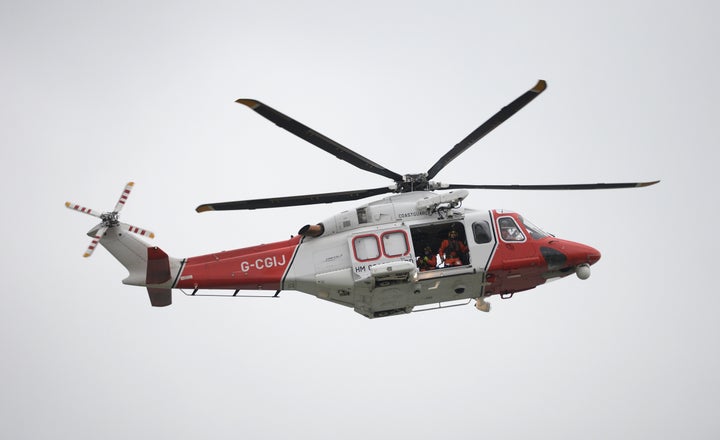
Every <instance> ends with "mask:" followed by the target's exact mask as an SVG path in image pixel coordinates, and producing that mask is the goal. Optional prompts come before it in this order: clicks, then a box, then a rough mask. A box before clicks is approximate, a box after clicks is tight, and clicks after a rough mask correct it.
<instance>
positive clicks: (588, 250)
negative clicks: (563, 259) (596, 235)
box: [564, 241, 600, 266]
mask: <svg viewBox="0 0 720 440" xmlns="http://www.w3.org/2000/svg"><path fill="white" fill-rule="evenodd" d="M564 247H565V253H566V255H567V256H568V262H569V263H570V264H572V265H573V266H579V265H581V264H587V265H593V264H595V263H597V262H598V260H600V251H599V250H597V249H595V248H594V247H591V246H588V245H585V244H582V243H574V242H571V241H570V242H566V243H565V246H564Z"/></svg>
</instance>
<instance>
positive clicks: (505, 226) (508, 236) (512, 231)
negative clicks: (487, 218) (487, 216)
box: [498, 217, 525, 241]
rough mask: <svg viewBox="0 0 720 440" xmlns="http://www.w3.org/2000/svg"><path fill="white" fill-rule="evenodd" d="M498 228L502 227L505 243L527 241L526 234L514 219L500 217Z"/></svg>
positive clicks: (502, 236) (501, 231)
mask: <svg viewBox="0 0 720 440" xmlns="http://www.w3.org/2000/svg"><path fill="white" fill-rule="evenodd" d="M498 226H499V227H500V237H501V238H502V239H503V241H525V234H523V233H522V231H521V230H520V227H519V226H518V225H517V223H515V220H513V218H512V217H500V218H499V219H498Z"/></svg>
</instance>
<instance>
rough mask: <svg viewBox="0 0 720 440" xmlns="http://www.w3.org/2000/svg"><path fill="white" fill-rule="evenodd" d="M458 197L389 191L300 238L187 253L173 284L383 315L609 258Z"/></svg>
mask: <svg viewBox="0 0 720 440" xmlns="http://www.w3.org/2000/svg"><path fill="white" fill-rule="evenodd" d="M462 198H464V196H461V197H460V198H459V200H460V201H461V200H462ZM447 200H450V202H447ZM458 205H459V203H453V202H452V197H448V196H446V195H438V194H435V193H431V192H414V193H408V194H400V195H396V196H391V197H387V198H384V199H382V200H378V201H376V202H372V203H369V204H366V205H363V206H360V207H358V208H356V209H353V210H348V211H343V212H341V213H339V214H337V215H335V216H333V217H330V218H329V219H327V220H325V221H323V222H321V223H318V224H317V225H314V226H313V227H312V228H308V227H306V228H303V229H304V230H305V231H312V232H303V231H301V232H303V235H297V236H295V237H293V238H291V239H290V240H285V241H280V242H275V243H270V244H264V245H259V246H253V247H249V248H243V249H237V250H233V251H224V252H219V253H214V254H208V255H203V256H198V257H191V258H187V259H185V260H183V261H182V263H181V267H180V268H179V270H178V272H177V275H176V276H175V277H174V281H173V284H172V287H174V288H180V289H190V290H192V291H193V294H199V295H202V294H203V290H208V291H209V290H212V294H213V295H217V294H218V293H219V292H218V289H227V290H232V291H233V292H228V293H227V294H228V295H236V294H237V293H238V290H275V291H277V290H297V291H301V292H305V293H308V294H311V295H314V296H316V297H318V298H320V299H324V300H327V301H331V302H334V303H337V304H341V305H345V306H348V307H352V308H353V309H354V310H355V311H357V312H358V313H361V314H363V315H365V316H367V317H370V318H374V317H379V316H388V315H393V314H399V313H409V312H411V311H413V310H421V309H424V308H433V307H442V305H443V304H449V303H452V302H455V301H458V300H465V301H468V300H470V299H472V298H475V299H480V301H482V299H483V298H485V297H488V296H492V295H502V296H508V295H512V294H514V293H515V292H520V291H524V290H529V289H532V288H534V287H536V286H538V285H541V284H544V283H545V282H546V281H547V280H549V279H553V278H559V277H564V276H567V275H570V274H573V273H576V272H577V273H578V276H580V274H581V272H580V271H581V270H582V271H584V270H585V269H587V268H588V267H589V266H590V265H592V264H594V263H595V262H597V261H598V260H599V258H600V253H599V252H598V251H597V250H595V249H593V248H592V247H589V246H586V245H582V244H579V243H574V242H571V241H567V240H562V239H559V238H556V237H553V236H551V235H548V234H546V233H544V232H542V230H540V229H539V228H537V227H535V226H534V225H532V224H531V223H529V222H528V221H526V220H525V219H524V218H523V217H522V216H521V215H520V214H518V213H515V212H507V211H501V210H488V211H476V210H470V209H462V208H460V207H459V206H458ZM588 270H589V269H588ZM582 273H585V272H582ZM588 273H589V272H588ZM208 293H209V292H208Z"/></svg>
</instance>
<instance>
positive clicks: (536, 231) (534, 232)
mask: <svg viewBox="0 0 720 440" xmlns="http://www.w3.org/2000/svg"><path fill="white" fill-rule="evenodd" d="M518 218H519V219H520V222H521V223H522V224H523V226H525V229H527V231H528V233H529V234H530V236H532V238H534V239H535V240H539V239H541V238H545V237H549V236H550V234H548V233H547V232H545V231H543V230H542V229H540V228H538V227H537V226H535V225H534V224H532V223H531V222H530V221H529V220H526V219H525V218H523V216H521V215H518Z"/></svg>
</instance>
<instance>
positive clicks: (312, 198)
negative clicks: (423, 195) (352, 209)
mask: <svg viewBox="0 0 720 440" xmlns="http://www.w3.org/2000/svg"><path fill="white" fill-rule="evenodd" d="M393 191H394V188H393V187H387V186H384V187H382V188H371V189H361V190H356V191H342V192H333V193H323V194H308V195H303V196H290V197H274V198H270V199H255V200H239V201H236V202H221V203H206V204H204V205H200V206H198V207H197V208H195V211H197V212H205V211H233V210H240V209H264V208H280V207H284V206H300V205H315V204H318V203H332V202H344V201H347V200H358V199H364V198H366V197H371V196H376V195H378V194H385V193H389V192H393Z"/></svg>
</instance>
